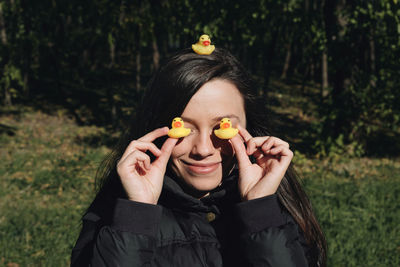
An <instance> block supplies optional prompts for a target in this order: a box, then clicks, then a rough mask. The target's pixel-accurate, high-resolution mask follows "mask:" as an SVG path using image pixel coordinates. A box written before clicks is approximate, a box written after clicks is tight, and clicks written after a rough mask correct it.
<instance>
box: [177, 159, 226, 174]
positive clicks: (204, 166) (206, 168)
mask: <svg viewBox="0 0 400 267" xmlns="http://www.w3.org/2000/svg"><path fill="white" fill-rule="evenodd" d="M182 162H183V163H184V164H185V165H186V166H187V167H188V169H189V170H190V171H191V172H192V173H194V174H208V173H211V172H213V171H215V170H216V169H218V167H219V165H220V164H221V163H220V162H217V163H194V164H193V163H188V162H185V161H182Z"/></svg>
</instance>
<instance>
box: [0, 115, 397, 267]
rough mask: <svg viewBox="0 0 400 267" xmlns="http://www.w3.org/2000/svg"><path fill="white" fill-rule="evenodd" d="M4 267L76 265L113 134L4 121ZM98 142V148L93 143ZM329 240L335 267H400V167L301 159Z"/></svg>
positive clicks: (0, 186)
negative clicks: (75, 252)
mask: <svg viewBox="0 0 400 267" xmlns="http://www.w3.org/2000/svg"><path fill="white" fill-rule="evenodd" d="M0 123H1V124H2V125H6V126H9V127H11V128H12V129H14V130H13V131H14V135H9V133H6V132H3V133H1V134H0V147H1V152H0V153H1V154H0V155H1V161H0V266H8V267H11V266H14V267H15V266H68V265H69V257H70V253H71V249H72V247H73V246H74V244H75V241H76V239H77V237H78V234H79V230H80V221H79V219H80V217H81V215H82V213H83V211H84V209H85V208H86V207H87V205H88V204H89V202H90V201H91V199H92V198H93V189H94V184H93V183H94V175H95V171H96V167H97V166H98V164H99V163H100V161H101V160H102V158H103V157H104V156H105V155H106V153H107V152H108V149H107V148H106V147H105V146H101V145H99V144H98V145H97V146H96V144H93V140H102V137H101V136H102V135H103V134H104V133H105V130H104V129H102V128H96V127H79V126H77V125H76V124H75V123H74V122H73V121H72V120H69V119H68V118H67V117H66V116H65V115H62V114H61V113H60V115H58V116H55V115H53V116H50V115H46V114H43V113H40V112H33V111H31V112H26V111H25V112H22V113H21V114H13V115H11V114H9V115H7V114H3V115H1V117H0ZM90 140H92V141H90ZM295 163H296V164H297V166H298V168H297V169H298V170H299V171H300V173H301V175H302V177H304V179H303V183H304V185H305V188H306V190H307V192H308V193H309V196H310V198H311V200H312V203H313V206H314V208H315V210H316V213H317V215H318V218H319V220H320V222H321V225H322V227H323V230H324V232H325V234H326V238H327V240H328V246H329V250H328V258H329V266H399V265H400V241H399V240H400V238H399V237H400V226H399V225H400V213H399V210H400V207H399V206H400V204H399V203H400V163H399V161H398V160H396V159H370V158H362V159H355V158H353V159H348V158H340V157H335V158H334V159H332V158H331V159H324V160H320V159H319V160H317V159H313V160H311V159H307V158H305V157H304V156H302V155H301V154H297V155H296V156H295Z"/></svg>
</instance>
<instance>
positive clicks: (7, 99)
mask: <svg viewBox="0 0 400 267" xmlns="http://www.w3.org/2000/svg"><path fill="white" fill-rule="evenodd" d="M3 4H4V3H0V35H1V44H2V45H3V46H4V47H6V49H7V44H8V41H7V31H6V25H5V23H4V16H3ZM4 55H5V58H4V59H3V62H0V63H1V65H3V66H5V65H7V64H8V63H9V62H8V53H7V51H6V52H5V53H4ZM2 72H3V73H4V68H3V70H2ZM3 75H4V74H3ZM5 75H8V74H5ZM3 86H4V105H5V106H12V101H11V94H10V91H9V90H10V88H9V87H10V85H9V84H8V82H5V84H4V85H3Z"/></svg>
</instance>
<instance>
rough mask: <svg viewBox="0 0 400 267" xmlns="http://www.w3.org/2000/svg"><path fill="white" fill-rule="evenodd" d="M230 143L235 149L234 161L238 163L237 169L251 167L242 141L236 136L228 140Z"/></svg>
mask: <svg viewBox="0 0 400 267" xmlns="http://www.w3.org/2000/svg"><path fill="white" fill-rule="evenodd" d="M230 142H231V144H232V146H233V148H234V149H235V153H236V159H237V161H238V165H239V167H241V166H242V167H243V166H247V165H251V161H250V159H249V156H248V155H247V152H246V147H245V146H244V144H243V141H242V140H241V139H240V137H239V136H238V135H236V136H234V137H233V138H232V139H230Z"/></svg>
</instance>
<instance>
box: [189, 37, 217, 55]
mask: <svg viewBox="0 0 400 267" xmlns="http://www.w3.org/2000/svg"><path fill="white" fill-rule="evenodd" d="M192 49H193V51H194V52H196V53H197V54H199V55H210V54H211V53H212V52H214V50H215V45H212V44H211V39H210V36H208V35H207V34H203V35H202V36H200V38H199V41H198V42H197V43H195V44H192Z"/></svg>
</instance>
